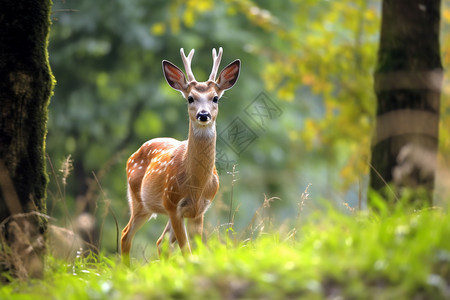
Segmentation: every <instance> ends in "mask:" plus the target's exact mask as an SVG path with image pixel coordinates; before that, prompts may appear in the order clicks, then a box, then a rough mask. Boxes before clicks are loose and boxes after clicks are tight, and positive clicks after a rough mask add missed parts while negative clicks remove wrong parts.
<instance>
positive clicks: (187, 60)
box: [180, 48, 196, 82]
mask: <svg viewBox="0 0 450 300" xmlns="http://www.w3.org/2000/svg"><path fill="white" fill-rule="evenodd" d="M194 52H195V50H194V49H192V50H191V52H189V55H188V56H187V57H186V54H184V49H183V48H181V49H180V55H181V59H182V60H183V65H184V69H185V70H186V75H187V77H188V81H189V82H191V81H196V80H195V77H194V73H193V72H192V69H191V62H192V57H193V56H194Z"/></svg>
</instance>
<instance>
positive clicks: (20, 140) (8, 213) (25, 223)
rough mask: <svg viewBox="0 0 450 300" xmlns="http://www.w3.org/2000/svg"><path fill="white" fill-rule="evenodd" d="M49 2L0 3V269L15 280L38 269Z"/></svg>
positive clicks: (42, 223) (41, 244)
mask: <svg viewBox="0 0 450 300" xmlns="http://www.w3.org/2000/svg"><path fill="white" fill-rule="evenodd" d="M51 4H52V3H51V0H43V1H31V0H14V1H1V2H0V24H1V28H0V177H1V178H0V191H1V192H0V224H1V225H0V231H1V248H0V271H7V270H8V271H11V272H12V275H13V276H16V277H21V278H24V277H25V278H26V277H29V276H32V277H39V276H41V275H42V271H43V255H44V252H45V243H44V233H45V230H46V218H45V217H43V216H44V214H45V212H46V204H45V200H46V188H47V182H48V178H47V174H46V169H45V155H44V154H45V135H46V131H47V129H46V123H47V107H48V104H49V100H50V96H51V93H52V88H53V76H52V74H51V70H50V66H49V62H48V53H47V42H48V34H49V29H50V23H51V22H50V10H51Z"/></svg>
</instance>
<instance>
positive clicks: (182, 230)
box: [169, 211, 191, 253]
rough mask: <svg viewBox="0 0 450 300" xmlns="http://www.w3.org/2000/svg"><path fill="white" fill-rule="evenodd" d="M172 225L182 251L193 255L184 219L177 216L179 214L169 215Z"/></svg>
mask: <svg viewBox="0 0 450 300" xmlns="http://www.w3.org/2000/svg"><path fill="white" fill-rule="evenodd" d="M169 218H170V223H171V225H172V231H173V233H174V234H175V238H176V239H177V242H178V245H179V246H180V249H181V251H183V252H184V253H185V252H189V253H191V246H190V245H189V240H188V237H187V233H186V227H185V226H184V220H183V218H181V217H179V216H178V215H177V212H176V211H175V212H173V213H170V214H169Z"/></svg>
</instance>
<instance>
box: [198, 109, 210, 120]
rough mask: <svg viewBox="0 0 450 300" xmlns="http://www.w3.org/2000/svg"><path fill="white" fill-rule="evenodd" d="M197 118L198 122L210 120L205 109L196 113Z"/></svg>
mask: <svg viewBox="0 0 450 300" xmlns="http://www.w3.org/2000/svg"><path fill="white" fill-rule="evenodd" d="M197 120H199V121H200V122H208V121H209V120H211V114H210V113H209V112H207V111H201V112H199V113H198V114H197Z"/></svg>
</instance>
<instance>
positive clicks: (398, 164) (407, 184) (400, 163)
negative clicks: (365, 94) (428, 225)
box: [369, 0, 443, 205]
mask: <svg viewBox="0 0 450 300" xmlns="http://www.w3.org/2000/svg"><path fill="white" fill-rule="evenodd" d="M440 6H441V1H440V0H429V1H421V0H384V1H383V8H382V24H381V35H380V46H379V51H378V62H377V69H376V72H375V92H376V96H377V112H376V116H377V119H376V122H377V123H376V127H375V132H374V136H373V141H372V160H371V173H370V187H371V188H372V189H374V190H376V191H378V192H380V193H381V194H382V195H383V196H384V197H385V198H386V199H391V200H398V199H400V198H402V197H408V198H409V200H411V201H414V202H419V203H420V204H432V195H433V189H434V175H435V166H436V156H437V148H438V130H439V129H438V125H439V109H440V95H441V87H442V80H443V68H442V64H441V58H440V48H439V22H440ZM369 205H370V202H369Z"/></svg>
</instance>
